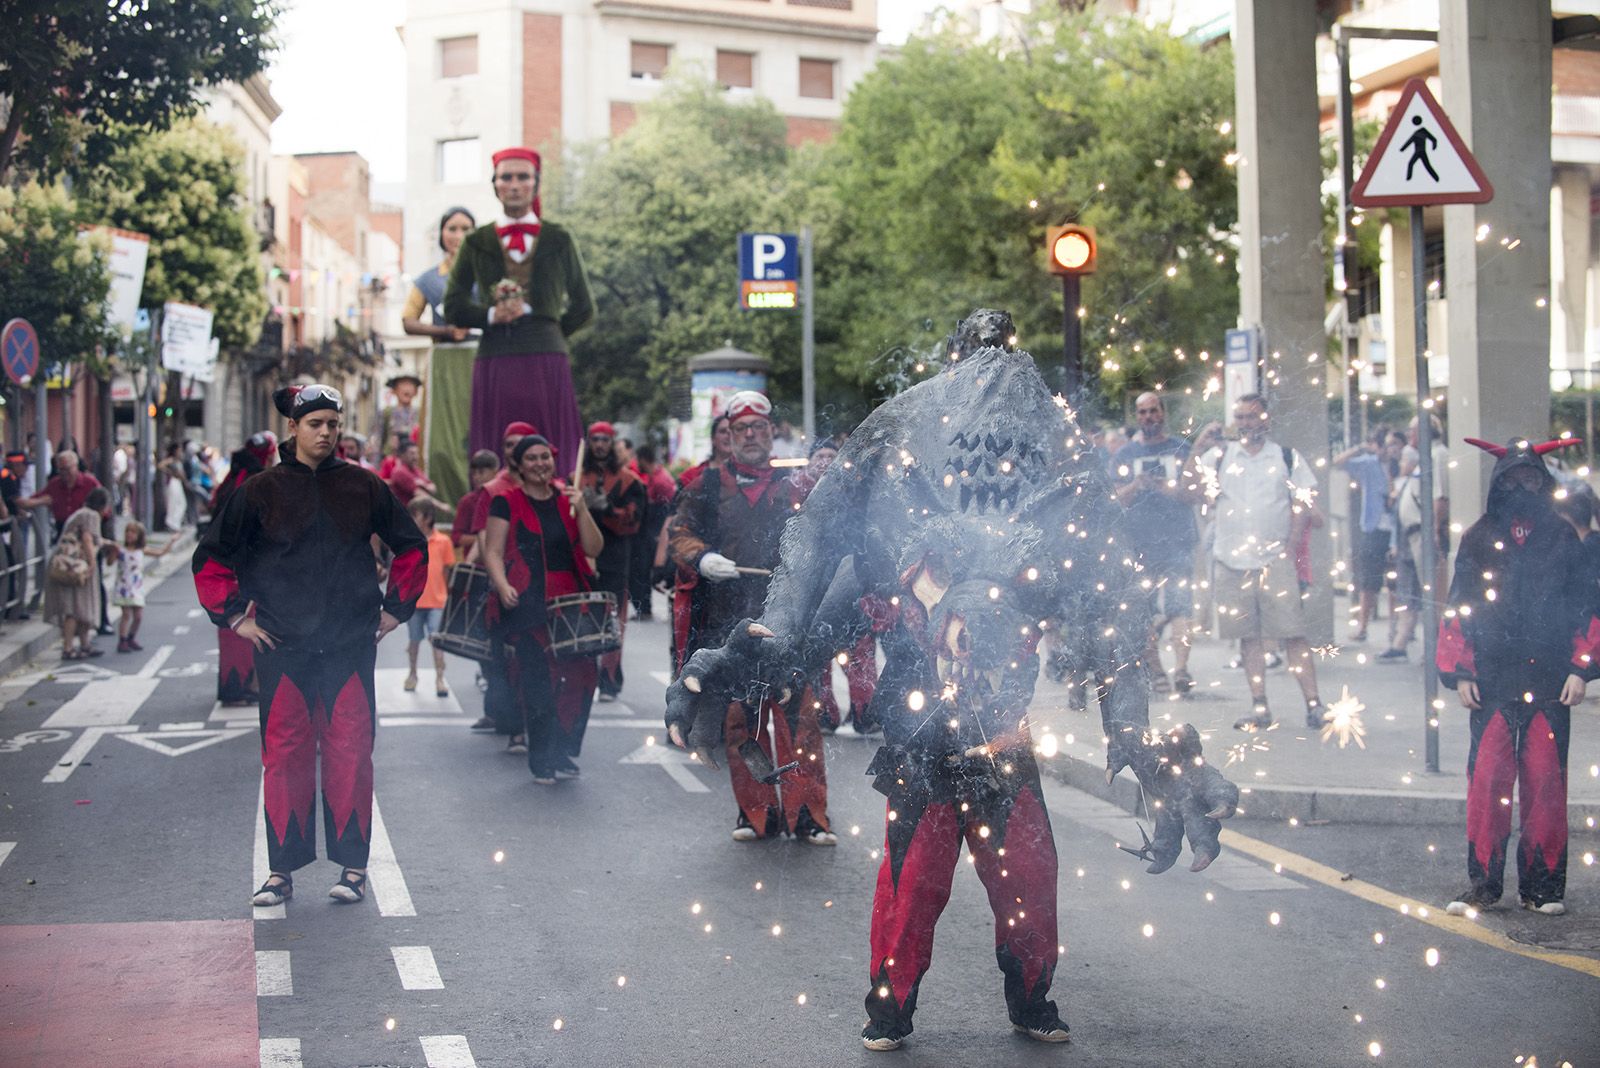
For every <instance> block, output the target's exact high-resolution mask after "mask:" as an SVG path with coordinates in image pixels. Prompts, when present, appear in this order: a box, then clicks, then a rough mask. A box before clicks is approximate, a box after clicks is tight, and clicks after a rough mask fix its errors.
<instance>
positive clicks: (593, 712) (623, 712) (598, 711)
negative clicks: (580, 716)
mask: <svg viewBox="0 0 1600 1068" xmlns="http://www.w3.org/2000/svg"><path fill="white" fill-rule="evenodd" d="M638 715H639V713H637V712H635V711H634V710H633V709H632V708H629V707H628V706H627V705H626V704H624V703H623V702H621V701H599V700H596V701H595V703H594V707H593V708H591V709H590V710H589V719H590V721H591V722H593V721H594V720H597V719H629V718H634V717H637V716H638Z"/></svg>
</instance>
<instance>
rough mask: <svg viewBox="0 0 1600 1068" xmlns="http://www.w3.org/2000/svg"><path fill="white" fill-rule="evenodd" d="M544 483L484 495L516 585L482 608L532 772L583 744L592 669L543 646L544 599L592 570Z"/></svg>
mask: <svg viewBox="0 0 1600 1068" xmlns="http://www.w3.org/2000/svg"><path fill="white" fill-rule="evenodd" d="M525 440H526V439H525ZM538 440H539V441H540V442H541V443H542V442H543V440H544V439H543V438H540V439H538ZM551 486H552V490H553V492H552V493H551V494H550V496H549V497H547V498H545V499H544V500H542V501H541V500H536V499H534V498H533V497H530V496H528V494H527V492H526V491H524V490H523V488H522V487H521V486H509V487H503V488H501V489H500V490H498V491H497V492H496V493H495V495H494V497H493V499H491V501H490V502H489V514H490V516H492V517H494V518H496V519H503V520H505V521H506V523H507V529H506V544H505V573H506V581H507V582H509V583H510V584H511V587H512V588H513V589H514V590H516V591H517V606H516V607H515V608H510V609H507V608H505V607H504V606H503V605H501V603H500V599H499V598H498V597H490V598H489V604H488V613H487V614H488V619H489V625H490V627H491V628H492V629H493V630H494V632H495V633H496V634H497V635H498V636H499V638H500V640H501V641H502V642H504V644H505V647H506V651H507V653H508V654H509V655H508V657H507V660H506V669H507V674H508V676H509V681H510V692H511V694H512V695H513V698H514V704H515V706H516V708H517V711H518V714H519V717H520V729H521V731H522V732H523V733H525V734H526V736H527V742H528V768H529V769H530V770H531V771H532V772H533V773H534V774H535V775H536V776H538V775H541V774H550V773H556V774H559V773H561V772H562V771H569V772H570V771H574V770H575V767H576V766H575V765H574V764H573V763H572V758H573V757H576V756H577V755H578V754H579V752H580V751H581V750H582V748H583V735H584V731H585V729H586V728H587V727H588V725H589V709H590V707H591V705H592V704H593V702H594V691H595V680H596V677H597V671H596V668H595V658H594V657H592V656H563V657H558V656H555V655H553V654H552V653H551V652H550V630H549V617H548V615H547V612H546V608H545V602H546V601H547V600H548V599H549V598H551V597H560V596H562V595H563V594H569V593H581V592H584V591H586V590H588V589H589V580H590V576H591V575H592V574H593V572H591V571H590V570H589V561H588V558H587V557H585V556H584V555H583V549H582V543H581V542H580V540H579V536H578V519H577V516H576V515H575V514H573V510H572V505H571V503H570V502H569V501H568V500H567V498H566V497H565V496H564V495H563V494H562V493H561V492H560V489H561V486H562V483H561V482H560V481H559V480H558V481H556V482H553V483H552V484H551Z"/></svg>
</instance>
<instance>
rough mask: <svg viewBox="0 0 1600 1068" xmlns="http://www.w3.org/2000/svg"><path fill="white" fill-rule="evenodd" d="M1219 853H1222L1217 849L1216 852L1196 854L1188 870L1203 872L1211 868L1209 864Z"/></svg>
mask: <svg viewBox="0 0 1600 1068" xmlns="http://www.w3.org/2000/svg"><path fill="white" fill-rule="evenodd" d="M1221 852H1222V851H1221V850H1220V849H1219V850H1217V851H1216V852H1211V851H1207V852H1205V853H1196V854H1195V855H1194V863H1193V864H1190V865H1189V870H1190V871H1205V870H1206V869H1207V868H1209V867H1211V862H1212V861H1213V860H1216V859H1217V856H1218V854H1219V853H1221Z"/></svg>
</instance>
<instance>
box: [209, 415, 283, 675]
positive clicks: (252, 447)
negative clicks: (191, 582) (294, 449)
mask: <svg viewBox="0 0 1600 1068" xmlns="http://www.w3.org/2000/svg"><path fill="white" fill-rule="evenodd" d="M277 458H278V437H277V435H276V434H274V433H273V432H272V431H270V430H263V431H262V432H261V433H259V434H252V435H251V436H250V440H249V441H246V442H245V443H244V448H242V449H237V450H235V451H234V454H233V457H232V459H231V460H229V462H228V477H227V478H224V479H223V480H222V481H221V482H220V483H219V484H218V485H217V488H216V490H215V491H214V492H213V493H212V494H211V514H212V515H214V516H220V515H221V514H222V507H223V505H225V504H227V503H228V498H229V497H232V496H233V493H234V491H235V490H237V489H238V488H239V486H240V484H242V483H243V482H244V480H245V479H247V478H249V477H250V476H251V475H259V474H260V473H261V472H263V471H265V470H266V469H267V468H269V467H271V466H272V464H273V461H275V460H276V459H277ZM255 653H256V651H255V648H254V647H253V646H251V644H250V643H249V642H247V641H245V640H244V639H243V638H241V637H239V636H238V635H237V634H235V633H234V632H233V631H232V630H231V629H230V628H228V627H218V628H217V700H218V702H220V703H221V704H223V705H253V704H255V703H256V701H258V700H259V699H260V696H261V695H260V693H259V692H258V691H257V689H256V661H255Z"/></svg>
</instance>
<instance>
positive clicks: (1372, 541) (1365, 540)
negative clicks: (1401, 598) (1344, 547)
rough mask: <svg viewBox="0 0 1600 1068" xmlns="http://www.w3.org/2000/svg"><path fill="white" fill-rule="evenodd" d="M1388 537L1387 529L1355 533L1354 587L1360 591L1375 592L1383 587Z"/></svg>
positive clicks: (1386, 564)
mask: <svg viewBox="0 0 1600 1068" xmlns="http://www.w3.org/2000/svg"><path fill="white" fill-rule="evenodd" d="M1390 537H1391V535H1390V532H1389V531H1387V530H1368V531H1361V532H1359V533H1358V534H1356V559H1355V580H1356V589H1357V590H1360V591H1361V592H1362V593H1377V592H1378V591H1379V590H1381V589H1383V579H1384V576H1385V574H1386V573H1387V572H1388V570H1389V542H1390Z"/></svg>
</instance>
